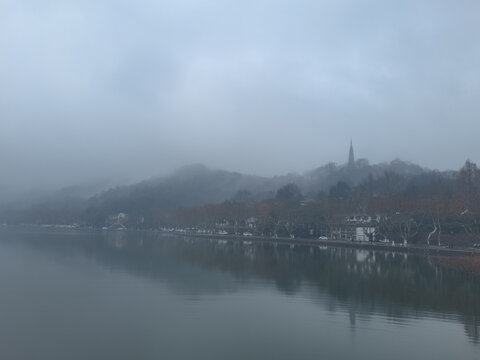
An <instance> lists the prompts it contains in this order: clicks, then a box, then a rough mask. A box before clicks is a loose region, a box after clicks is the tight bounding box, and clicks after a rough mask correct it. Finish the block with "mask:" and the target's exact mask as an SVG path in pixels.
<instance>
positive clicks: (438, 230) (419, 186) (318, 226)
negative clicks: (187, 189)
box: [7, 161, 480, 246]
mask: <svg viewBox="0 0 480 360" xmlns="http://www.w3.org/2000/svg"><path fill="white" fill-rule="evenodd" d="M342 171H343V173H341V174H343V175H344V177H343V179H341V180H339V181H337V182H336V183H335V184H333V186H330V187H329V188H327V189H324V190H321V191H318V192H316V193H315V194H313V195H312V194H309V195H307V196H305V193H302V189H301V187H300V186H299V185H298V184H296V183H295V182H291V183H288V184H286V185H283V186H281V187H279V188H277V190H276V191H275V192H271V193H270V194H267V195H268V196H264V197H263V198H260V199H258V197H257V198H256V197H255V196H253V194H251V193H250V192H249V191H248V190H240V191H237V192H236V194H235V196H230V198H229V200H226V201H219V202H217V203H211V204H205V203H203V204H201V205H198V206H176V207H174V206H171V207H170V208H167V207H165V206H163V205H164V204H165V202H164V201H163V202H162V201H161V200H159V201H154V200H155V196H156V193H159V191H160V190H159V188H155V187H151V188H148V187H143V188H142V187H137V188H135V189H134V190H131V191H130V192H129V193H128V197H127V196H123V197H122V196H121V194H122V191H123V192H125V190H124V189H120V190H117V191H109V192H106V193H104V195H102V196H100V197H98V196H97V197H93V198H90V199H89V200H87V201H82V202H77V203H75V202H69V203H68V207H65V206H64V207H59V206H57V207H55V206H50V207H48V206H40V207H39V206H36V207H32V208H31V209H28V210H27V211H23V212H16V213H14V212H11V213H10V214H8V215H9V216H10V220H11V219H14V220H16V221H17V222H24V223H37V224H38V223H41V224H45V223H57V224H59V223H63V224H72V223H75V224H78V226H82V227H83V226H84V227H105V226H106V227H109V226H112V224H114V223H118V222H121V224H122V226H125V227H127V228H129V229H159V228H162V227H169V228H182V229H185V228H189V229H190V231H203V232H206V233H214V232H218V231H219V230H220V229H222V231H224V232H227V233H229V234H243V233H245V232H248V233H251V234H252V235H258V236H272V237H275V236H279V237H282V236H290V237H302V238H318V237H319V236H325V235H328V236H331V235H332V234H333V233H334V229H338V228H341V227H342V226H344V225H346V224H348V223H349V219H355V221H356V223H357V226H358V224H360V226H361V224H362V222H361V221H360V222H358V221H357V220H358V219H359V218H360V219H364V220H365V219H368V220H365V221H364V224H365V227H366V228H375V237H376V240H380V239H384V238H386V239H389V240H393V241H399V242H403V243H429V244H438V243H448V244H453V245H459V246H471V245H472V244H473V243H476V242H479V237H480V170H479V169H478V167H477V166H476V164H474V163H473V162H471V161H467V162H466V163H465V164H464V166H463V167H462V168H461V169H460V170H459V171H450V172H438V171H423V172H421V173H415V174H413V175H412V174H405V173H403V174H402V173H397V172H393V171H385V172H383V173H382V174H373V175H372V174H369V175H366V176H364V177H363V179H362V180H361V181H357V182H356V183H354V182H352V181H351V178H350V177H349V176H348V172H347V171H345V169H343V170H342ZM352 178H354V176H353V177H352ZM205 182H206V183H208V181H205ZM228 182H231V179H230V178H226V179H225V181H224V184H226V183H228ZM168 186H169V187H168V189H167V190H168V191H164V193H168V194H169V195H171V194H172V193H174V192H175V191H177V190H178V189H176V188H175V185H174V182H172V183H171V184H168ZM225 186H226V185H222V187H221V188H220V187H219V188H218V193H221V192H222V191H224V190H225V189H224V187H225ZM146 189H147V190H148V191H147V190H146ZM213 190H215V188H214V189H213ZM201 191H202V190H201V188H199V189H198V191H196V192H193V194H197V193H200V192H201ZM177 192H178V191H177ZM118 193H120V195H118ZM200 195H201V194H199V195H198V196H200ZM192 196H193V195H192ZM212 198H213V195H212ZM105 199H107V200H108V201H107V200H105ZM72 204H73V205H72ZM180 205H181V204H180ZM12 213H13V214H14V216H12ZM19 214H20V215H19ZM119 214H122V215H121V218H120V217H119ZM7 217H8V216H7ZM366 234H367V235H368V236H370V235H371V234H368V231H366ZM370 237H371V236H370ZM370 240H373V239H370Z"/></svg>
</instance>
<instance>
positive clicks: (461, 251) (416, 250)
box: [160, 231, 480, 257]
mask: <svg viewBox="0 0 480 360" xmlns="http://www.w3.org/2000/svg"><path fill="white" fill-rule="evenodd" d="M160 233H162V234H170V235H174V236H178V237H195V238H203V239H217V240H227V241H236V242H245V241H247V242H248V241H251V242H256V243H271V244H275V243H277V244H284V245H300V246H332V247H342V248H354V249H364V250H375V251H388V252H399V253H407V254H419V255H426V256H430V255H437V256H438V255H447V256H463V257H465V256H480V249H479V250H476V249H473V248H472V249H470V248H444V247H438V246H429V247H428V246H419V245H407V246H403V245H392V244H382V243H370V242H351V241H345V240H318V239H305V238H295V239H291V238H286V237H279V238H271V237H266V236H242V235H220V234H196V233H192V234H189V233H182V232H177V231H160Z"/></svg>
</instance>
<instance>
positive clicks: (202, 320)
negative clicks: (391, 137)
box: [0, 231, 480, 360]
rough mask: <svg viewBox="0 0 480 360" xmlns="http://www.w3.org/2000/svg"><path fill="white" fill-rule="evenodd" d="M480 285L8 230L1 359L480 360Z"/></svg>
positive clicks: (298, 256)
mask: <svg viewBox="0 0 480 360" xmlns="http://www.w3.org/2000/svg"><path fill="white" fill-rule="evenodd" d="M479 341H480V280H479V278H476V277H474V276H471V275H462V274H459V273H456V272H454V271H452V270H447V269H444V268H442V267H441V266H439V265H438V264H437V262H436V261H435V259H429V258H426V257H419V256H411V255H410V256H406V255H404V254H393V253H383V252H369V251H361V250H352V249H341V248H328V249H325V248H324V247H318V246H315V247H311V246H298V245H297V246H295V247H294V248H291V246H288V245H277V246H275V245H274V244H267V243H263V244H262V243H259V244H255V243H254V244H249V243H248V242H247V243H243V242H231V241H230V242H226V243H224V242H222V241H218V240H207V239H192V238H181V237H168V236H161V235H151V234H150V235H148V234H139V233H120V232H119V233H107V234H102V233H93V234H80V233H73V232H72V233H47V232H36V233H35V232H33V231H30V232H27V231H2V232H0V359H6V360H14V359H22V360H26V359H48V360H56V359H61V360H67V359H89V360H92V359H103V360H109V359H209V360H215V359H222V360H223V359H276V360H278V359H352V358H354V359H357V360H361V359H368V360H373V359H381V360H384V359H402V360H405V359H437V360H438V359H449V360H452V359H462V360H469V359H472V360H474V359H475V360H478V359H480V343H479Z"/></svg>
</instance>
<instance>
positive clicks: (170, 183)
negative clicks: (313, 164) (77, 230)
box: [0, 159, 452, 225]
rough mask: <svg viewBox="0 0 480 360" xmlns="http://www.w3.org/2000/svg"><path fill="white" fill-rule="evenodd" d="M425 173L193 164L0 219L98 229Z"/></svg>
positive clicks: (72, 192)
mask: <svg viewBox="0 0 480 360" xmlns="http://www.w3.org/2000/svg"><path fill="white" fill-rule="evenodd" d="M430 172H431V170H428V169H425V168H422V167H420V166H419V165H416V164H412V163H408V162H404V161H401V160H398V159H396V160H393V161H391V162H390V163H381V164H375V165H370V164H369V163H368V161H367V160H365V159H359V160H357V161H355V162H354V165H352V164H351V163H350V164H349V165H348V164H347V165H337V164H334V163H329V164H326V165H324V166H321V167H318V168H316V169H313V170H310V171H307V172H305V173H303V174H295V173H290V174H286V175H281V176H274V177H262V176H257V175H247V174H242V173H239V172H233V171H226V170H218V169H211V168H208V167H207V166H205V165H203V164H194V165H190V166H184V167H182V168H179V169H178V170H176V171H174V172H173V173H172V174H171V175H168V176H163V177H158V178H151V179H148V180H144V181H141V182H138V183H136V184H133V185H124V186H117V187H114V188H110V189H108V190H104V191H101V192H97V193H96V194H95V195H91V196H89V197H88V198H85V197H82V195H83V196H85V194H87V193H88V191H91V190H92V188H88V189H83V188H82V187H76V186H72V187H69V188H64V189H62V190H60V191H57V192H55V193H54V194H53V195H52V198H51V199H43V201H41V202H38V203H37V204H36V205H33V206H31V207H30V208H29V209H25V208H24V209H23V210H22V209H17V210H15V211H13V210H12V211H10V212H8V211H6V212H4V213H3V216H2V214H0V216H2V218H3V219H4V220H5V221H9V222H10V221H11V222H25V223H49V222H52V223H53V222H58V221H61V222H65V223H69V222H75V221H76V220H75V219H83V220H82V222H85V223H95V224H97V225H99V224H101V223H102V222H103V221H104V219H106V218H107V217H108V216H110V215H111V214H118V213H120V212H123V213H129V214H134V213H135V214H140V215H141V214H142V213H144V212H145V211H148V212H149V213H151V212H152V211H153V212H161V213H162V212H163V213H168V212H172V211H175V210H177V209H180V208H188V207H196V206H202V205H206V204H215V203H221V202H223V201H225V200H234V201H241V202H245V203H253V202H259V201H262V200H265V199H269V198H274V197H275V194H276V192H277V190H278V189H280V188H282V187H283V186H285V185H287V184H295V185H296V186H298V188H299V189H300V191H301V194H302V195H303V198H304V199H305V200H306V201H308V200H312V199H315V198H316V196H318V195H319V193H320V192H324V193H328V191H329V190H330V189H331V188H332V187H333V186H335V185H337V184H338V183H339V182H343V183H345V184H347V185H348V186H350V187H353V186H355V185H358V184H360V183H361V182H363V181H365V180H366V179H370V180H371V179H375V178H380V177H382V176H384V175H385V174H388V173H395V174H398V175H400V176H402V177H404V178H413V177H415V176H419V175H422V174H427V173H430ZM439 176H452V175H451V174H450V175H448V174H447V173H446V172H445V173H439ZM86 190H88V191H86Z"/></svg>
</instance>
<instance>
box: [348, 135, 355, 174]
mask: <svg viewBox="0 0 480 360" xmlns="http://www.w3.org/2000/svg"><path fill="white" fill-rule="evenodd" d="M348 167H349V168H353V167H355V155H354V153H353V142H352V139H350V152H349V153H348Z"/></svg>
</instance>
